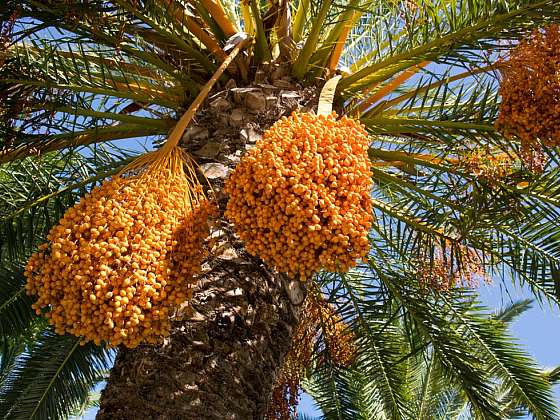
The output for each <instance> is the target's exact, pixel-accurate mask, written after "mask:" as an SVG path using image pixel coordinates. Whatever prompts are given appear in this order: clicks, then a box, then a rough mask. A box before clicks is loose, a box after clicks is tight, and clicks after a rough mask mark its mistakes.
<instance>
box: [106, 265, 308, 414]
mask: <svg viewBox="0 0 560 420" xmlns="http://www.w3.org/2000/svg"><path fill="white" fill-rule="evenodd" d="M200 283H201V284H200V288H199V289H198V290H197V292H196V295H195V298H194V301H193V306H194V308H195V310H196V313H195V315H194V316H193V317H191V318H190V319H187V320H185V321H177V322H175V323H174V328H173V332H172V334H171V336H170V337H169V338H168V339H166V340H165V343H164V345H163V346H141V347H139V348H138V349H134V350H121V351H120V352H119V354H118V357H117V360H116V364H115V367H114V368H113V370H112V372H111V376H110V378H109V381H108V384H107V388H106V389H105V390H104V391H103V395H102V401H101V409H100V411H99V413H98V416H97V418H98V419H100V420H104V419H123V420H124V419H162V420H163V419H261V418H263V417H264V414H265V412H266V409H267V405H268V403H269V401H270V395H271V390H272V385H273V381H274V379H275V377H276V371H277V369H278V368H279V366H280V364H281V362H282V358H283V357H284V355H285V353H286V352H287V350H288V348H289V346H290V342H291V334H292V328H293V327H294V326H295V324H296V323H297V320H298V309H297V307H298V306H297V305H296V304H297V303H299V302H297V301H294V302H292V301H291V299H290V297H289V293H287V292H286V289H285V285H286V281H285V280H284V279H283V278H282V277H280V276H274V275H271V274H270V273H269V272H268V271H267V270H266V268H264V267H263V266H262V265H261V264H259V263H258V262H256V261H251V260H250V259H244V258H243V259H242V258H239V259H237V260H221V261H219V262H218V264H216V266H215V267H214V268H213V269H211V271H210V272H209V273H207V274H206V275H205V277H204V279H203V280H201V282H200ZM296 299H300V298H298V297H296Z"/></svg>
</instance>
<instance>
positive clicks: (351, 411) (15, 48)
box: [0, 0, 560, 419]
mask: <svg viewBox="0 0 560 420" xmlns="http://www.w3.org/2000/svg"><path fill="white" fill-rule="evenodd" d="M0 13H1V15H2V17H3V26H2V33H1V39H0V42H2V43H3V44H4V45H5V47H6V48H4V49H3V50H2V51H1V52H0V86H1V92H0V118H1V124H0V162H1V163H2V166H0V180H1V183H0V197H2V203H1V204H0V217H1V218H2V223H1V225H0V262H1V266H2V271H0V279H1V282H2V287H1V288H0V331H1V340H2V341H1V342H2V347H3V352H2V357H1V359H0V407H1V408H0V413H7V414H6V418H23V417H26V418H47V417H48V418H55V417H59V416H65V415H67V414H68V413H70V412H71V411H72V410H76V409H77V408H78V407H79V406H80V405H81V404H84V403H85V402H87V395H88V392H89V390H90V389H91V387H92V385H93V384H95V383H97V382H98V381H99V380H100V379H101V378H102V377H103V375H104V373H105V372H106V371H107V369H108V368H109V358H110V354H109V353H108V352H107V351H106V350H104V349H102V348H98V347H95V346H93V345H86V346H84V347H81V346H79V345H78V343H79V339H78V338H74V337H70V336H57V335H54V334H53V333H52V332H51V331H50V330H49V327H48V326H47V324H46V323H45V322H44V321H43V320H42V319H41V318H38V317H36V316H35V315H34V312H33V311H32V310H31V300H30V298H29V297H27V296H26V295H25V292H24V289H23V277H22V274H21V273H22V266H23V264H24V263H25V261H26V259H27V258H28V257H29V255H30V253H31V252H33V251H34V250H35V248H36V247H37V245H38V244H39V243H41V242H42V241H43V240H44V238H45V236H46V233H47V232H48V230H49V228H50V227H51V226H52V225H53V224H54V223H56V221H57V220H58V219H59V218H60V217H61V215H62V214H63V212H64V210H65V209H66V208H68V207H69V206H71V205H72V204H73V203H74V202H75V201H76V199H77V198H78V197H80V196H81V195H83V194H84V193H85V192H86V191H88V190H90V189H91V188H92V187H93V186H95V185H96V184H97V183H98V182H99V181H100V180H102V179H104V178H106V177H109V176H111V175H112V174H114V173H116V172H117V171H118V170H119V168H120V167H122V166H123V165H124V164H126V163H128V162H130V160H131V159H132V157H133V156H135V155H137V154H138V151H137V150H127V149H126V148H124V147H122V144H123V143H122V142H119V141H121V140H125V139H137V138H143V139H148V140H149V141H151V142H152V144H153V145H156V146H157V145H158V144H159V141H160V140H161V139H162V138H163V137H164V136H166V134H167V133H168V132H169V130H170V129H171V128H172V127H173V126H174V125H175V123H176V120H177V119H178V117H180V116H181V114H182V113H183V112H184V111H185V110H186V109H187V107H188V106H189V105H190V104H191V103H192V101H193V100H194V98H195V97H196V95H197V94H198V93H199V92H200V91H201V89H202V88H203V86H204V84H205V83H206V82H207V81H208V80H209V79H210V78H211V77H212V75H213V74H214V72H215V71H216V70H217V68H218V66H219V65H220V63H222V62H223V61H224V60H225V59H226V57H227V56H228V54H229V52H230V51H231V49H232V47H233V46H234V45H237V43H238V42H239V40H240V39H243V38H244V37H250V38H251V42H250V43H249V42H248V43H247V45H246V46H245V47H244V50H243V52H242V53H241V54H239V56H238V57H237V58H236V59H235V60H234V61H233V62H232V64H230V65H229V66H228V68H227V70H226V72H225V73H224V74H223V75H222V76H221V77H220V79H219V81H218V83H219V84H220V85H221V86H226V85H227V83H228V81H229V80H234V81H235V82H236V84H237V85H238V86H243V85H254V84H255V83H256V82H261V83H262V82H263V81H265V82H272V81H273V80H276V81H278V80H281V81H284V82H285V83H287V84H286V86H294V87H295V89H303V88H305V87H319V86H321V85H322V84H323V83H324V82H325V81H326V80H328V79H330V78H331V77H332V76H333V75H340V76H342V77H341V79H340V81H339V82H338V87H337V89H336V94H335V96H334V107H335V109H336V110H337V111H338V113H339V114H347V115H350V116H353V117H355V118H359V119H360V121H361V123H362V124H364V125H365V127H366V129H367V130H368V132H369V134H370V136H371V139H372V143H371V147H370V148H369V152H368V153H369V157H370V159H371V164H372V173H373V179H374V189H373V192H372V200H373V207H374V216H375V223H374V226H373V229H372V231H371V232H370V244H371V251H370V254H369V256H368V258H367V260H366V261H364V263H363V264H361V265H360V266H359V267H358V268H357V269H356V270H354V271H352V272H350V273H348V274H326V273H324V274H321V275H319V276H317V278H316V279H315V281H316V282H317V284H318V285H319V286H320V287H321V290H323V292H324V294H325V296H326V297H327V299H328V301H329V302H331V304H332V305H334V307H335V308H336V310H337V313H338V314H339V316H341V317H342V318H343V319H344V321H345V322H346V323H347V324H348V325H349V326H350V328H351V329H352V331H353V332H354V334H355V335H356V344H357V347H358V356H357V359H356V360H355V362H354V364H353V366H352V368H350V369H343V368H339V367H337V366H336V365H335V364H333V363H330V362H328V361H327V362H325V359H320V360H322V362H321V363H318V362H317V361H316V363H315V364H314V365H313V367H312V374H311V376H310V377H309V378H310V379H308V382H306V386H307V387H308V389H309V390H310V391H311V392H312V393H314V394H315V395H316V396H317V398H318V401H319V402H320V403H321V404H322V405H323V407H324V408H325V414H326V416H327V417H328V418H331V417H333V418H357V417H355V416H357V415H358V414H356V413H360V415H361V416H362V418H385V417H387V418H427V417H432V416H433V417H437V415H440V417H441V416H443V417H445V416H444V414H441V413H443V411H442V410H443V409H444V408H442V407H443V406H445V407H451V406H452V407H453V410H455V411H456V412H464V411H461V410H464V407H466V410H467V411H468V410H470V412H471V413H472V414H473V415H475V416H476V417H481V418H496V419H498V418H504V416H509V415H514V414H515V413H518V412H523V411H528V412H529V413H531V414H532V415H534V416H535V417H537V418H542V419H548V418H556V417H557V415H558V413H557V411H556V409H555V408H554V404H553V402H552V396H551V391H550V390H551V387H550V384H551V381H553V380H555V379H557V376H558V374H557V372H556V373H555V374H552V375H547V374H545V373H543V372H541V371H540V370H539V369H538V368H537V367H536V365H535V363H534V362H533V361H532V360H531V359H530V358H529V357H528V356H527V355H526V354H524V353H523V352H522V351H521V350H520V349H519V348H518V347H517V346H516V345H515V344H514V343H513V342H512V339H511V338H510V336H509V335H508V334H507V332H506V327H505V324H504V322H503V319H502V318H504V317H505V318H507V316H506V315H504V314H502V315H501V316H497V317H494V318H489V317H488V316H486V315H485V312H484V308H482V307H481V306H480V304H479V302H478V301H477V298H476V294H475V293H473V292H472V291H471V290H469V289H468V288H466V289H464V288H462V287H460V286H465V285H466V286H470V285H472V284H473V283H474V282H475V281H476V280H481V279H485V278H487V277H489V276H494V277H495V278H502V279H505V278H506V277H507V278H511V279H512V280H513V281H516V282H520V283H522V284H526V285H528V286H529V287H530V288H531V290H532V291H533V293H534V294H535V296H536V298H537V299H538V300H540V301H551V302H554V304H557V303H558V302H559V299H560V280H559V277H558V268H559V264H560V247H559V245H558V241H557V240H556V239H557V237H558V235H560V226H559V225H558V222H557V220H558V211H557V207H558V206H557V204H558V203H557V198H556V192H557V190H558V188H559V185H560V184H559V181H560V180H559V178H557V177H558V175H559V172H558V160H557V159H558V156H557V154H556V152H555V150H554V149H552V148H549V147H547V145H539V147H538V150H537V151H538V153H539V155H538V157H539V158H540V162H538V163H539V165H540V166H541V167H540V168H539V169H540V170H539V171H537V170H534V169H535V160H536V158H535V156H531V157H530V159H528V158H527V156H526V155H525V154H524V151H526V150H525V149H524V148H523V147H522V143H521V140H519V139H518V138H517V137H515V136H511V135H508V136H505V135H503V134H502V133H501V132H500V131H499V130H497V129H496V128H495V125H494V122H495V120H496V118H497V116H498V113H499V107H500V96H499V95H498V88H499V83H500V69H501V67H500V61H499V58H500V57H507V54H508V50H510V49H511V48H513V47H515V46H516V45H517V43H518V41H519V40H521V39H523V38H525V37H527V36H528V34H530V33H531V32H532V31H533V30H535V29H536V28H539V27H545V26H547V25H550V24H553V23H555V22H558V21H559V20H560V5H559V4H558V3H557V2H556V1H555V0H540V1H536V0H513V1H512V0H468V1H467V0H464V1H463V0H457V1H449V0H433V1H396V0H392V1H389V0H386V1H377V0H371V1H370V0H349V1H347V2H342V3H337V2H333V1H331V0H322V1H315V0H300V1H298V2H292V3H290V2H287V1H284V0H279V1H277V2H275V1H273V2H258V1H256V0H249V1H242V2H235V1H229V0H227V1H222V2H220V1H219V0H201V1H183V0H145V1H142V0H116V1H88V2H82V1H73V0H72V1H70V0H69V1H48V0H25V1H17V2H15V1H10V0H8V2H6V3H5V4H4V5H3V6H0ZM242 31H243V32H244V33H245V35H241V32H242ZM277 85H278V86H282V84H281V83H277ZM535 153H536V152H535ZM539 165H537V166H539ZM477 277H478V278H477ZM430 285H431V286H434V287H432V288H430V287H426V286H430ZM454 286H455V287H454ZM447 289H450V290H447ZM318 346H319V347H321V345H318ZM318 360H319V359H318ZM326 399H329V400H328V401H326ZM444 399H445V401H443V400H444ZM436 406H437V407H439V408H434V407H436ZM427 410H428V411H429V412H430V413H432V414H424V415H422V414H419V413H427V412H428V411H427ZM430 410H432V411H430ZM457 410H458V411H457ZM436 413H439V414H436ZM368 416H369V417H368Z"/></svg>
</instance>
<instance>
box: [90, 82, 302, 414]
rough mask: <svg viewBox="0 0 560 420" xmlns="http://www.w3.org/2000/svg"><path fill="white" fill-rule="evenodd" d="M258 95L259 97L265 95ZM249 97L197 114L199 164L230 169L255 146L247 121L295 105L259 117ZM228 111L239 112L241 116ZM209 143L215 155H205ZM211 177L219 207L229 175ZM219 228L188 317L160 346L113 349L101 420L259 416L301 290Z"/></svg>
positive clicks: (262, 122) (192, 137) (190, 143)
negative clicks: (216, 164)
mask: <svg viewBox="0 0 560 420" xmlns="http://www.w3.org/2000/svg"><path fill="white" fill-rule="evenodd" d="M253 90H254V89H253ZM251 92H252V91H251ZM257 93H259V94H260V95H261V96H262V98H264V96H265V95H264V93H263V92H258V91H257ZM252 94H253V95H255V93H254V92H253V93H252ZM269 95H270V93H269ZM229 96H231V95H228V96H222V97H224V98H225V97H229ZM303 96H305V95H303ZM279 99H280V98H279ZM292 101H293V99H292ZM246 102H247V103H250V104H251V106H252V107H253V108H255V106H256V105H255V103H257V102H258V101H255V100H249V99H248V98H247V100H246V98H241V99H240V98H237V99H236V103H239V104H241V105H237V106H238V107H240V108H238V110H237V111H242V112H241V113H239V112H238V113H237V114H236V112H233V111H229V108H227V109H225V110H224V109H221V108H220V107H215V108H213V107H212V106H211V107H209V108H206V109H205V110H204V111H202V112H201V113H199V115H198V117H197V119H198V124H199V125H198V127H194V128H191V131H190V132H189V133H187V134H186V136H188V138H187V141H186V142H185V145H184V146H185V147H186V150H187V151H189V152H191V153H192V152H194V154H195V155H196V156H198V157H200V156H203V157H202V159H203V162H222V163H224V164H225V166H229V167H232V166H234V162H232V156H234V155H235V156H239V154H240V153H242V152H243V151H244V150H245V148H246V147H248V146H249V145H250V144H251V143H254V140H252V139H251V138H247V137H243V128H244V127H245V128H246V130H248V131H249V132H250V130H251V129H250V128H249V127H253V128H254V127H255V126H256V125H259V126H260V127H261V130H262V129H265V128H266V127H267V126H268V125H270V124H272V122H274V121H275V120H277V119H278V118H280V116H281V115H284V114H287V113H289V112H290V110H291V108H292V107H293V106H294V104H292V103H290V104H284V105H283V106H280V107H278V108H276V109H274V110H273V111H274V112H272V113H271V112H270V111H271V110H266V109H262V110H259V112H264V113H265V114H266V115H267V118H263V117H262V114H259V115H261V116H260V117H257V115H256V112H253V113H248V112H246V111H247V110H246V109H245V107H244V105H243V104H245V103H246ZM261 102H262V101H261ZM230 103H233V101H231V102H230ZM261 105H262V104H261ZM234 111H236V110H234ZM230 114H231V115H230ZM269 114H270V115H269ZM234 115H238V116H239V115H241V116H240V118H239V121H238V120H233V119H232V118H233V116H234ZM250 124H252V125H250ZM201 127H202V128H204V129H201ZM201 133H202V134H201ZM245 136H247V135H245ZM198 137H202V138H201V139H200V142H198V140H197V139H198ZM249 137H250V136H249ZM208 139H212V140H210V141H209V140H208ZM220 139H221V140H220ZM211 145H212V146H213V147H212V148H209V146H211ZM200 146H202V148H201V149H200V150H199V151H198V152H197V150H196V149H197V147H200ZM214 148H215V149H219V150H220V153H219V156H207V155H208V154H210V155H211V153H212V149H214ZM236 152H237V154H235V153H236ZM228 153H229V155H227V154H228ZM226 155H227V156H226ZM205 156H206V157H207V158H208V159H205V158H204V157H205ZM233 159H234V160H235V158H233ZM203 166H204V165H203ZM225 166H223V165H222V169H226V167H225ZM218 172H219V171H218ZM207 175H208V176H209V178H210V179H211V182H212V184H213V190H214V192H215V193H216V195H217V198H218V201H219V203H220V208H221V210H222V211H223V210H224V208H225V204H226V198H225V196H224V195H223V193H222V192H221V187H222V185H223V180H224V178H225V176H226V175H225V173H221V174H219V175H217V176H213V177H210V175H209V174H207ZM214 175H215V174H214ZM212 178H214V179H212ZM218 232H221V237H218V242H219V246H218V247H217V248H218V249H219V251H216V250H214V251H213V252H212V253H211V255H212V261H210V262H209V263H208V264H209V266H208V268H207V272H206V273H205V274H204V276H203V277H202V280H201V281H200V282H199V285H198V286H197V287H196V288H195V293H194V297H193V300H192V307H193V308H194V315H191V316H190V317H188V316H187V317H185V318H184V319H183V320H182V321H175V322H174V324H173V328H172V332H171V335H170V337H168V338H166V339H165V342H164V344H163V345H161V346H140V347H139V348H137V349H134V350H130V349H121V350H120V351H119V353H118V356H117V360H116V363H115V366H114V368H113V370H112V371H111V375H110V377H109V380H108V383H107V387H106V389H105V390H104V391H103V393H102V397H101V408H100V410H99V412H98V415H97V418H98V419H99V420H105V419H111V420H114V419H116V420H118V419H123V420H124V419H126V420H130V419H158V420H159V419H173V420H176V419H196V420H198V419H220V420H225V419H243V420H246V419H262V418H263V417H264V414H265V413H266V410H267V406H268V403H269V402H270V400H271V394H272V386H273V383H274V380H275V378H276V373H277V371H278V369H279V367H280V365H281V362H282V359H283V357H284V355H285V354H286V353H287V351H288V348H289V346H290V344H291V337H292V330H293V328H294V327H295V325H296V323H297V322H298V320H299V311H300V308H301V304H302V303H303V299H304V296H305V291H304V290H303V289H302V288H301V285H300V283H299V282H296V281H290V280H289V279H288V278H286V277H285V276H282V275H278V274H274V273H272V272H271V271H270V270H268V269H267V268H266V267H265V266H264V265H263V263H262V262H261V261H260V260H258V259H256V258H253V257H251V256H250V255H249V254H247V253H246V251H245V250H244V248H243V245H242V244H241V243H240V242H239V240H237V239H236V238H235V236H234V234H233V229H232V227H231V225H229V224H228V223H227V222H225V221H220V229H219V230H218ZM218 236H220V235H218ZM215 248H216V247H215Z"/></svg>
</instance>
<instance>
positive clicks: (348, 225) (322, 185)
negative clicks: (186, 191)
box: [224, 112, 373, 280]
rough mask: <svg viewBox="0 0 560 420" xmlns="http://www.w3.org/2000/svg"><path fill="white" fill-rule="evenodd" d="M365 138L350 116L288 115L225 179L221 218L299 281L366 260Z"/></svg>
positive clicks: (261, 254)
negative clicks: (223, 208) (222, 215)
mask: <svg viewBox="0 0 560 420" xmlns="http://www.w3.org/2000/svg"><path fill="white" fill-rule="evenodd" d="M368 146H369V139H368V135H367V133H366V131H365V129H364V128H363V126H361V125H360V124H359V123H358V122H356V121H355V120H353V119H351V118H347V117H342V118H340V119H338V118H337V115H336V113H334V112H333V113H331V114H330V115H319V116H317V115H313V114H307V113H305V114H298V113H293V114H292V115H291V116H290V117H283V118H282V119H280V120H279V121H277V122H276V123H275V124H274V125H273V126H272V127H271V128H270V129H269V130H267V131H266V132H265V134H264V136H263V139H262V140H260V141H259V142H257V144H256V146H255V147H254V148H253V149H251V150H250V151H249V152H248V153H247V154H246V155H245V156H244V157H243V158H242V160H241V162H240V163H239V164H238V165H237V167H236V168H235V169H234V171H233V172H232V173H231V175H230V177H229V178H228V180H227V181H226V185H225V188H224V190H225V191H226V193H227V194H229V202H228V204H227V209H226V213H225V214H226V217H227V218H228V219H229V220H231V221H232V222H233V223H234V225H235V228H236V231H237V233H238V234H239V236H240V238H241V240H243V241H244V243H245V245H246V248H247V250H248V251H249V252H250V253H251V254H253V255H257V256H259V257H260V258H262V259H263V260H264V261H265V262H266V263H267V264H269V265H271V266H273V267H274V268H276V269H277V270H278V271H280V272H286V273H288V274H290V275H292V276H296V275H298V276H299V277H300V279H302V280H303V279H306V278H309V277H311V276H312V275H313V274H314V273H316V272H318V271H320V270H321V269H326V270H328V271H332V272H335V271H338V272H344V271H347V270H348V269H349V268H351V267H353V266H354V265H355V264H356V260H358V259H360V258H363V257H365V256H366V255H367V253H368V250H369V241H368V231H369V229H370V227H371V224H372V221H373V216H372V204H371V196H370V193H371V187H372V179H371V171H370V162H369V159H368V155H367V151H368Z"/></svg>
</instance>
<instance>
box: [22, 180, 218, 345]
mask: <svg viewBox="0 0 560 420" xmlns="http://www.w3.org/2000/svg"><path fill="white" fill-rule="evenodd" d="M188 184H189V183H188V182H187V181H186V179H185V178H184V177H183V176H173V175H172V174H170V173H165V171H164V172H161V173H158V174H151V175H150V176H149V177H139V178H137V177H130V178H127V177H123V176H116V177H115V178H113V179H111V180H108V181H105V182H104V183H103V184H102V185H101V186H99V187H96V188H94V189H93V190H92V191H91V193H90V194H87V195H86V196H85V197H83V198H82V199H81V201H80V202H79V203H77V204H76V205H75V206H74V207H72V208H70V209H68V210H67V211H66V213H65V214H64V216H63V217H62V219H61V220H60V221H59V223H58V225H56V226H54V227H53V228H52V229H51V231H50V233H49V235H48V240H49V242H48V243H46V244H43V245H42V246H41V247H40V249H39V251H38V252H37V253H35V254H34V255H33V256H32V257H31V258H30V260H29V262H28V264H27V267H26V271H25V275H26V277H27V285H26V288H27V293H28V294H30V295H34V296H36V297H37V301H36V303H35V304H34V305H33V307H34V308H35V310H36V312H37V313H38V314H43V315H45V316H46V317H47V318H48V319H49V321H50V323H51V324H52V325H53V326H54V327H55V331H56V332H57V333H59V334H64V333H66V332H67V333H71V334H74V335H76V336H80V337H83V342H87V341H93V342H95V343H96V344H99V343H101V342H102V341H105V342H106V343H107V344H108V345H109V346H117V345H119V344H124V345H125V346H127V347H136V346H137V345H139V344H140V343H156V342H157V340H158V338H159V337H160V336H165V335H168V333H169V328H170V322H169V315H170V311H172V309H173V308H174V307H175V306H177V305H179V304H181V303H183V302H185V301H188V299H189V298H190V297H191V296H192V288H191V287H192V284H193V281H194V277H195V276H196V275H197V274H198V273H199V272H200V267H201V261H202V259H203V258H204V256H205V251H204V249H203V248H204V247H203V240H204V239H205V238H206V237H207V235H208V223H207V220H208V212H209V204H208V201H207V200H205V199H203V200H199V201H193V200H192V198H193V197H192V195H190V194H188V193H186V191H188V190H189V189H190V185H188Z"/></svg>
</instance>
